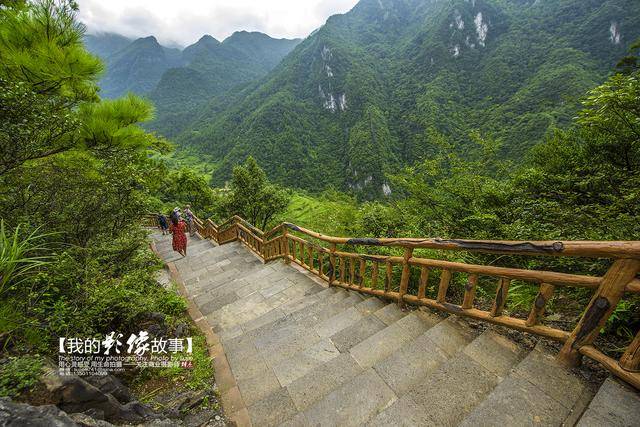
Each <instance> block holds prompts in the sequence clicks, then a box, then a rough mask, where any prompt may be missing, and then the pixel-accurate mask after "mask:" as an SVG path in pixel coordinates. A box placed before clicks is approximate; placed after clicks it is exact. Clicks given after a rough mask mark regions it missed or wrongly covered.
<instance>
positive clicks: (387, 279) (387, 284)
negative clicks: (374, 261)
mask: <svg viewBox="0 0 640 427" xmlns="http://www.w3.org/2000/svg"><path fill="white" fill-rule="evenodd" d="M386 265H387V274H386V275H385V276H384V291H385V292H389V291H390V290H391V282H392V281H393V264H391V261H387V262H386Z"/></svg>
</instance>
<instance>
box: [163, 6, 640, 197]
mask: <svg viewBox="0 0 640 427" xmlns="http://www.w3.org/2000/svg"><path fill="white" fill-rule="evenodd" d="M638 36H640V4H639V3H638V2H637V1H633V0H606V1H601V0H588V1H583V0H561V1H556V0H553V1H551V0H548V1H533V0H531V1H528V0H507V1H498V0H477V1H465V0H456V1H446V2H443V1H429V0H393V1H392V0H380V1H378V0H362V1H360V2H359V3H358V4H357V5H356V6H355V7H354V8H353V10H352V11H350V12H348V13H346V14H344V15H336V16H332V17H331V18H330V19H329V20H328V21H327V23H326V24H325V25H324V26H322V27H321V28H320V29H318V30H317V31H315V32H314V33H313V34H312V35H310V36H309V37H307V38H306V39H305V40H304V41H303V42H302V43H300V45H298V46H297V47H296V48H295V49H294V50H293V52H291V54H289V55H288V56H287V57H286V58H285V59H284V60H283V62H282V63H281V64H280V65H278V66H277V67H276V68H275V69H274V70H273V71H272V72H271V73H270V74H269V75H268V76H266V77H265V78H263V79H262V80H260V81H259V82H255V83H252V84H250V85H248V86H247V87H244V88H241V89H237V90H236V91H234V94H233V95H232V96H229V97H225V98H224V99H215V98H214V99H212V100H211V101H210V102H209V104H208V106H207V107H205V108H204V109H203V110H201V111H200V113H199V114H198V115H196V116H194V120H193V121H192V122H191V123H190V124H188V126H187V128H186V130H185V131H184V132H182V133H181V134H180V135H179V136H177V137H176V138H175V140H176V142H177V143H178V144H179V146H182V147H188V149H190V150H194V149H195V150H199V151H201V152H203V153H206V154H207V155H210V156H212V157H213V158H216V159H218V160H217V163H218V167H217V168H216V170H215V171H214V175H213V182H214V183H215V184H216V185H219V184H222V183H224V181H225V180H227V179H228V178H229V177H230V173H231V169H232V166H233V165H234V164H237V163H240V162H242V161H244V159H245V158H246V157H247V156H248V155H252V156H253V157H255V158H256V159H257V160H258V162H259V163H260V164H261V165H262V166H263V167H264V168H265V170H266V171H267V174H268V175H269V177H270V178H272V179H273V180H274V181H276V182H278V183H280V184H282V185H285V186H289V187H297V188H302V189H307V190H314V191H317V190H323V189H325V188H327V187H328V186H330V185H331V186H333V187H335V188H338V189H341V190H344V191H352V192H354V193H355V194H357V195H358V197H359V198H363V199H373V198H380V197H383V196H385V195H387V196H388V195H389V193H390V192H395V191H397V190H398V189H397V188H394V186H393V185H392V183H391V182H389V180H388V179H387V178H386V177H385V174H387V173H390V172H397V171H398V170H399V169H400V168H402V167H403V166H409V165H412V164H414V163H416V162H421V161H423V160H424V159H428V158H430V157H431V156H433V155H434V153H435V152H436V151H437V150H438V148H437V143H436V142H435V141H434V140H433V132H432V131H436V132H437V133H439V134H442V135H444V136H446V137H447V138H448V139H450V141H451V142H452V144H453V146H454V149H455V150H456V151H457V152H458V153H464V152H466V151H467V150H468V149H469V147H470V146H472V145H473V141H472V140H473V138H472V137H470V134H471V133H472V132H473V131H479V132H480V134H481V135H483V137H487V138H490V139H495V140H499V141H501V142H502V144H501V148H500V151H499V153H498V154H499V157H500V158H503V159H512V160H515V161H517V162H518V163H520V162H521V161H522V160H523V158H524V157H525V156H526V154H527V153H528V151H529V149H530V148H531V147H533V146H534V145H536V144H537V143H539V142H541V141H543V140H544V138H545V137H546V136H548V135H549V134H550V133H552V131H553V129H555V128H558V127H564V126H566V125H568V124H569V123H570V121H571V119H572V117H574V116H575V114H576V112H577V109H578V106H579V101H580V97H581V96H582V95H583V94H584V93H585V92H586V91H587V90H588V89H589V88H592V87H594V86H596V85H597V84H599V83H601V82H602V81H604V79H605V78H606V77H607V75H609V73H610V70H611V68H612V67H613V66H614V65H615V63H616V61H617V60H618V59H619V58H620V57H621V56H623V55H624V54H625V52H626V51H627V49H628V47H629V44H630V43H631V42H632V41H633V40H635V39H636V38H637V37H638Z"/></svg>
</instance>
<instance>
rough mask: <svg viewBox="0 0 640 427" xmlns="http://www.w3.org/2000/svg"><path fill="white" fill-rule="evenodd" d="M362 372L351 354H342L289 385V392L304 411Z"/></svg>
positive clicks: (299, 408)
mask: <svg viewBox="0 0 640 427" xmlns="http://www.w3.org/2000/svg"><path fill="white" fill-rule="evenodd" d="M361 372H363V369H362V368H361V367H360V365H358V362H356V360H355V359H354V358H353V357H351V355H350V354H349V353H342V354H339V355H338V356H337V357H335V358H333V359H331V360H329V361H328V362H325V363H323V364H322V365H320V366H318V367H316V368H315V369H313V370H312V371H310V372H308V373H307V374H305V375H304V376H302V377H300V378H298V379H296V380H294V381H293V382H291V383H290V384H288V385H287V390H288V391H289V395H290V396H291V398H292V399H293V402H294V404H295V406H296V408H297V410H298V411H304V410H305V409H307V408H308V407H309V406H311V405H312V404H314V403H315V402H317V401H318V400H320V399H321V398H322V397H324V396H326V395H327V394H329V393H330V392H331V391H332V390H334V389H336V388H338V386H340V385H341V384H343V383H344V382H345V381H347V380H349V379H350V378H353V377H355V376H356V375H358V374H360V373H361Z"/></svg>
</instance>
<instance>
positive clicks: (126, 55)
mask: <svg viewBox="0 0 640 427" xmlns="http://www.w3.org/2000/svg"><path fill="white" fill-rule="evenodd" d="M298 43H299V40H288V39H274V38H271V37H269V36H268V35H266V34H262V33H257V32H252V33H249V32H246V31H240V32H236V33H234V34H232V35H231V36H229V37H228V38H227V39H225V40H224V41H223V42H219V41H218V40H216V39H214V38H213V37H211V36H209V35H205V36H203V37H202V38H201V39H200V40H198V41H197V42H196V43H194V44H193V45H190V46H188V47H186V48H185V49H184V50H182V51H181V50H179V49H176V48H168V47H165V46H162V45H160V44H159V43H158V41H157V40H156V38H155V37H153V36H149V37H144V38H140V39H137V40H135V41H131V40H129V39H127V38H126V37H123V36H119V35H116V34H109V33H106V34H97V35H87V36H86V37H85V45H86V47H87V49H89V50H90V51H91V52H92V53H94V54H96V55H98V56H100V57H101V58H102V59H103V60H104V62H105V64H106V71H105V74H104V75H103V77H102V79H101V81H100V86H101V95H102V96H103V97H106V98H114V97H118V96H122V95H124V94H125V93H127V92H134V93H136V94H138V95H145V96H147V97H149V98H150V99H151V100H152V101H153V102H154V104H155V105H156V120H155V121H154V122H152V123H151V124H150V125H149V126H148V127H150V128H152V129H154V130H158V131H159V132H160V133H162V134H164V135H166V136H172V135H175V134H176V133H178V131H179V130H180V129H181V126H183V125H184V124H186V123H188V117H190V115H191V114H192V110H193V109H194V108H200V107H202V104H203V103H204V102H205V101H206V100H208V99H209V98H211V97H214V96H217V95H220V94H223V93H224V92H226V91H227V90H229V89H231V88H232V87H234V86H236V85H239V84H243V83H247V82H250V81H252V80H255V79H258V78H260V77H264V76H265V75H266V74H267V73H268V72H269V71H270V70H271V69H272V68H273V67H275V66H276V65H277V64H278V62H280V61H281V60H282V58H283V57H284V56H285V55H286V54H287V53H289V52H290V51H291V50H292V49H293V48H294V47H295V46H296V45H297V44H298Z"/></svg>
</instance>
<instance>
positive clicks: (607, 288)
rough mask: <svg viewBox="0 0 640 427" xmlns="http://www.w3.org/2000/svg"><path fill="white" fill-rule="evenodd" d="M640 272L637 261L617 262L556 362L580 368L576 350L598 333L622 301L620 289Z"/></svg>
mask: <svg viewBox="0 0 640 427" xmlns="http://www.w3.org/2000/svg"><path fill="white" fill-rule="evenodd" d="M639 270H640V260H638V259H618V260H616V261H615V262H614V263H613V265H612V266H611V268H609V271H607V273H606V274H605V275H604V277H603V278H602V283H601V284H600V287H598V289H597V290H596V292H595V294H594V295H593V297H592V298H591V301H590V302H589V305H588V306H587V309H586V310H585V312H584V314H583V315H582V318H581V319H580V322H578V324H577V325H576V327H575V328H574V329H573V332H571V335H569V338H568V339H567V341H566V342H565V343H564V346H563V347H562V349H561V350H560V353H559V354H558V361H559V362H560V363H562V364H563V365H564V366H567V367H573V366H576V365H578V364H580V362H581V359H582V356H581V354H580V347H582V346H585V345H589V344H591V343H592V342H593V341H594V340H595V338H596V336H597V335H598V333H599V332H600V329H601V328H602V327H603V326H604V324H605V322H606V321H607V319H608V318H609V316H610V315H611V313H612V312H613V310H615V308H616V305H617V304H618V301H620V298H622V294H623V293H624V288H625V286H626V285H627V283H629V282H630V281H631V280H632V279H633V278H634V277H635V276H636V273H637V272H638V271H639Z"/></svg>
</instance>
